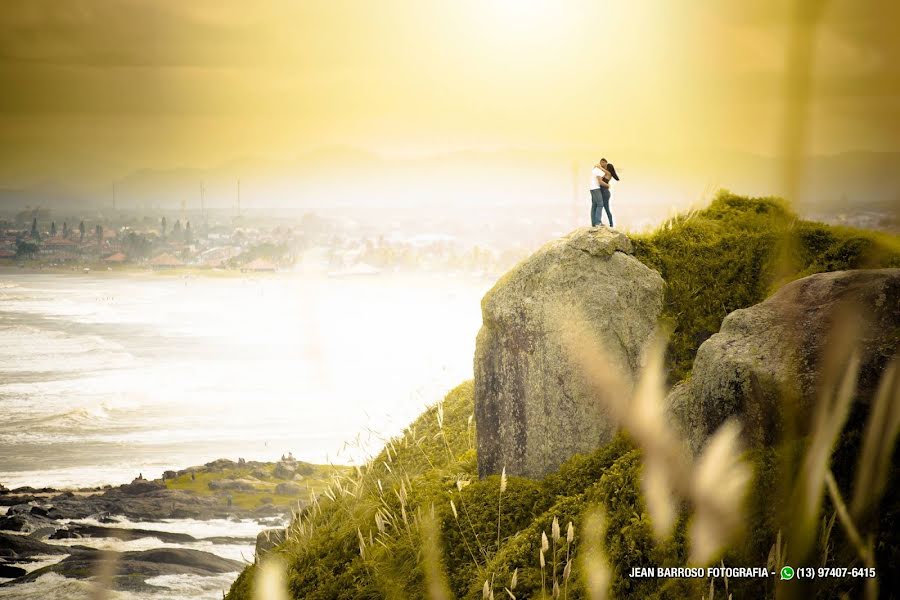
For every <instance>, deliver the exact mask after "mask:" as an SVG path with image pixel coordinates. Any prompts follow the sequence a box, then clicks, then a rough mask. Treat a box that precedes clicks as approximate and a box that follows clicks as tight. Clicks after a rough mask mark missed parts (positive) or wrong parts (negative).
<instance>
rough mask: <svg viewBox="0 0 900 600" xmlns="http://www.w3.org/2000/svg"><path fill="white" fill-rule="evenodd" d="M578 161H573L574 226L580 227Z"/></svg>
mask: <svg viewBox="0 0 900 600" xmlns="http://www.w3.org/2000/svg"><path fill="white" fill-rule="evenodd" d="M579 188H580V186H579V185H578V161H577V160H573V161H572V226H573V227H578V195H579V194H578V190H579Z"/></svg>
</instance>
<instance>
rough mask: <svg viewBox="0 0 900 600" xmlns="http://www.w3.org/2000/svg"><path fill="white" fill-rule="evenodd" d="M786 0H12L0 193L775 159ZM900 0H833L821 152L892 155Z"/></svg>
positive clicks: (822, 37)
mask: <svg viewBox="0 0 900 600" xmlns="http://www.w3.org/2000/svg"><path fill="white" fill-rule="evenodd" d="M789 4H790V3H789V2H782V1H781V0H777V1H776V0H769V1H763V2H746V1H739V0H734V1H723V0H718V1H707V2H696V1H693V0H691V1H687V0H685V1H668V0H667V1H665V2H659V1H649V0H648V1H622V0H618V1H616V2H601V1H596V0H594V1H584V2H576V1H565V0H519V1H513V0H459V1H453V2H448V1H446V0H442V1H426V0H414V1H413V0H403V1H400V0H378V1H377V2H361V1H359V2H357V1H345V0H328V1H321V2H318V1H300V0H295V1H286V0H284V1H283V0H256V1H254V2H243V1H242V2H223V1H221V0H210V1H206V0H191V1H190V2H185V1H183V0H152V1H151V0H145V1H134V0H66V1H65V2H60V1H58V0H4V2H3V9H2V11H0V90H2V92H0V186H15V185H23V184H26V183H31V182H35V181H40V180H44V179H60V178H63V179H64V178H76V179H86V180H97V181H100V180H102V179H103V178H108V177H117V176H121V175H124V174H126V173H128V172H130V171H132V170H135V169H139V168H144V167H151V168H168V167H175V166H196V167H207V166H213V165H217V164H220V163H222V162H225V161H228V160H231V159H234V158H238V157H250V156H254V157H271V158H282V159H283V158H291V157H294V156H297V155H299V154H301V153H303V152H305V151H307V150H310V149H313V148H317V147H321V146H326V145H332V144H341V145H349V146H353V147H358V148H361V149H365V150H370V151H374V152H377V153H380V154H382V155H387V156H391V155H405V156H410V155H412V156H417V155H423V154H434V153H440V152H443V151H446V150H454V149H497V148H499V149H505V148H520V149H529V150H565V149H580V150H583V149H585V148H594V147H603V148H613V149H630V150H632V151H634V149H638V150H641V149H645V148H646V149H648V150H649V149H653V150H656V151H660V150H661V151H664V152H668V151H690V150H693V149H703V150H707V151H708V150H710V149H713V150H715V149H730V150H738V151H748V152H753V153H759V154H773V153H774V152H776V150H777V148H778V145H777V144H778V135H777V131H778V126H779V119H780V116H781V101H782V91H781V90H782V79H783V75H782V71H783V66H784V48H785V32H786V27H785V23H786V21H787V12H786V11H787V8H786V5H789ZM898 5H900V3H897V2H888V1H884V2H880V3H879V2H864V1H863V2H861V1H852V0H841V1H834V2H830V3H829V4H828V8H827V10H826V18H825V24H824V26H823V27H821V28H820V30H819V36H818V44H817V50H818V53H817V65H816V76H815V88H816V101H815V103H814V105H813V117H814V118H813V122H814V125H815V128H814V131H813V137H812V140H811V150H812V151H814V152H816V153H836V152H841V151H845V150H858V149H871V150H900V65H898V61H897V58H898V57H900V43H898V41H897V38H898V37H900V36H896V35H895V34H896V31H895V28H896V23H898V22H900V10H898V8H897V7H898Z"/></svg>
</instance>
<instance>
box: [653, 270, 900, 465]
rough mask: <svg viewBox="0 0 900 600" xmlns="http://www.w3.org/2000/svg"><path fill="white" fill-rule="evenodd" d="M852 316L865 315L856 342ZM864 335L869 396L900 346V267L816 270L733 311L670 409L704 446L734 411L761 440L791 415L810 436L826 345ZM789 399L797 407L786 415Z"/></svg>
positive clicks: (693, 442)
mask: <svg viewBox="0 0 900 600" xmlns="http://www.w3.org/2000/svg"><path fill="white" fill-rule="evenodd" d="M848 320H849V321H853V320H858V321H859V323H858V327H859V329H858V335H857V336H856V339H845V336H846V334H845V333H842V332H843V331H847V330H846V329H843V328H842V327H841V325H842V323H841V322H842V321H843V324H844V325H846V324H847V321H848ZM854 342H855V343H856V344H857V347H858V348H859V352H860V372H859V380H858V384H857V390H856V398H855V399H856V401H857V402H863V403H865V402H868V401H869V400H870V399H871V398H872V396H873V394H874V391H875V388H876V386H877V384H878V381H879V379H880V377H881V374H882V373H883V371H884V368H885V366H886V365H887V363H888V361H890V360H891V358H893V357H894V356H896V355H897V353H898V350H900V269H871V270H858V271H836V272H832V273H819V274H817V275H811V276H809V277H804V278H803V279H799V280H797V281H794V282H792V283H790V284H788V285H786V286H784V287H783V288H781V289H780V290H778V292H776V293H775V294H773V295H772V296H771V297H769V298H768V299H766V300H765V301H764V302H761V303H759V304H756V305H754V306H751V307H749V308H745V309H741V310H736V311H734V312H732V313H730V314H729V315H728V316H727V317H726V318H725V320H724V322H723V323H722V328H721V330H720V331H719V333H716V334H715V335H713V336H712V337H711V338H709V339H708V340H707V341H706V342H704V343H703V345H702V346H700V349H699V350H698V352H697V358H696V359H695V361H694V369H693V373H692V376H691V379H690V380H689V381H687V382H685V383H683V384H681V385H679V386H677V387H676V388H675V389H674V390H673V391H672V393H671V394H670V395H669V398H668V403H669V406H670V410H671V412H672V414H673V416H674V418H675V419H676V421H677V422H678V423H679V424H680V425H681V427H682V430H683V432H684V433H685V436H686V438H687V439H688V440H689V443H690V446H691V449H692V450H693V451H695V452H696V451H697V450H698V449H699V448H700V447H701V446H702V445H703V442H704V441H705V440H706V438H707V436H709V435H710V434H711V433H712V432H713V431H715V430H716V428H718V427H719V425H721V424H722V423H723V422H724V421H725V419H727V418H729V417H731V416H737V417H739V418H740V419H741V422H742V425H743V427H744V437H745V440H746V441H747V442H748V443H749V444H750V445H751V446H759V445H766V444H771V443H773V442H774V441H776V440H777V439H778V436H779V434H780V433H781V432H782V430H783V427H784V424H785V419H786V418H793V419H796V421H791V423H792V426H796V427H797V428H798V430H799V431H800V432H801V433H802V431H803V429H804V427H805V426H806V425H808V422H809V417H810V413H811V411H812V410H813V407H814V405H815V402H816V396H817V394H818V391H819V389H820V387H821V384H822V381H823V379H824V377H823V371H825V370H827V369H826V368H825V366H824V363H823V355H824V353H825V351H826V349H827V348H828V347H829V346H830V345H842V344H853V343H854ZM831 375H836V374H834V373H832V374H831ZM788 399H793V400H794V403H792V405H791V407H790V408H791V411H790V413H793V414H786V410H785V409H786V408H787V406H786V402H788V401H789V400H788Z"/></svg>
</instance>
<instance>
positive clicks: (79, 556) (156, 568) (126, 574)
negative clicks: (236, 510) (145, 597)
mask: <svg viewBox="0 0 900 600" xmlns="http://www.w3.org/2000/svg"><path fill="white" fill-rule="evenodd" d="M110 560H112V561H113V565H114V569H113V570H114V572H115V575H114V576H113V577H112V588H113V589H114V590H120V591H125V590H131V591H140V590H142V591H150V590H153V589H155V588H154V587H153V586H150V585H148V584H147V583H145V580H146V579H149V578H151V577H159V576H161V575H200V576H210V575H216V574H219V573H233V572H237V571H240V570H241V569H243V568H244V566H245V565H244V564H243V563H241V562H239V561H236V560H230V559H227V558H221V557H219V556H216V555H215V554H210V553H209V552H203V551H201V550H189V549H183V548H159V549H155V550H143V551H138V552H121V553H115V552H100V551H81V552H78V553H76V554H73V555H72V556H69V557H67V558H64V559H63V560H62V561H60V562H58V563H56V564H54V565H50V566H48V567H44V568H42V569H38V570H36V571H33V572H31V573H28V574H27V575H25V576H24V577H20V578H19V579H16V580H15V581H14V582H13V583H24V582H28V581H34V580H35V579H37V578H38V577H40V576H42V575H45V574H47V573H57V574H59V575H62V576H64V577H70V578H74V579H87V578H89V577H92V576H94V575H95V574H96V573H97V571H98V568H100V567H101V563H103V562H106V561H110ZM6 585H9V584H6Z"/></svg>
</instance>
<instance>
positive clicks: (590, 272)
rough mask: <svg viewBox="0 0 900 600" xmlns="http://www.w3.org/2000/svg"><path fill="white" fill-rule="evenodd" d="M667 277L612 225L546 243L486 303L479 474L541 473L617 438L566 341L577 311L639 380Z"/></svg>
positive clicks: (479, 367)
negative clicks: (563, 330)
mask: <svg viewBox="0 0 900 600" xmlns="http://www.w3.org/2000/svg"><path fill="white" fill-rule="evenodd" d="M663 288H664V283H663V280H662V278H661V277H660V276H659V274H658V273H657V272H656V271H653V270H652V269H650V268H648V267H646V266H645V265H643V264H642V263H641V262H640V261H638V260H637V259H635V258H633V257H632V256H631V242H630V240H629V239H628V238H627V237H626V236H625V235H624V234H622V233H619V232H616V231H614V230H611V229H605V228H592V229H578V230H576V231H574V232H573V233H571V234H569V235H567V236H566V237H564V238H561V239H559V240H556V241H554V242H550V243H548V244H546V245H545V246H543V247H542V248H541V249H540V250H538V251H537V252H536V253H535V254H533V255H532V256H531V257H529V258H528V259H526V260H525V261H523V262H522V263H520V264H519V265H518V266H516V267H515V268H514V269H513V270H512V271H510V272H509V273H507V274H506V275H505V276H504V277H503V278H501V279H500V280H499V281H498V282H497V284H496V285H494V287H493V288H492V289H491V290H490V291H489V292H488V293H487V294H486V295H485V297H484V299H483V300H482V302H481V310H482V320H483V324H482V327H481V331H480V332H479V333H478V339H477V343H476V349H475V418H476V422H477V423H478V428H477V436H478V472H479V475H481V476H485V475H490V474H494V473H500V472H501V470H502V469H503V468H506V471H507V473H510V474H514V475H521V476H526V477H541V476H543V475H545V474H547V473H549V472H551V471H554V470H556V468H557V467H558V466H559V465H560V464H562V463H563V462H564V461H565V460H566V459H568V458H569V457H571V456H572V455H573V454H577V453H583V452H589V451H591V450H593V449H595V448H596V447H597V446H599V445H601V444H603V443H605V442H606V441H608V440H609V439H610V438H611V437H612V436H613V434H614V432H615V426H614V424H613V422H612V421H611V420H610V419H609V418H608V414H607V413H606V412H605V409H604V408H603V406H601V405H599V404H598V403H597V402H596V398H595V397H594V396H593V395H592V394H591V393H590V392H589V391H588V388H587V384H586V381H585V378H584V376H583V374H582V373H581V370H580V369H579V368H578V367H577V366H576V365H575V364H574V362H573V361H572V360H571V357H570V356H569V354H568V352H567V351H566V349H565V348H564V347H563V343H562V342H563V340H562V338H561V336H560V326H561V325H563V324H564V323H565V322H566V319H567V318H569V317H572V316H575V315H578V318H579V321H582V320H583V326H584V327H586V328H588V329H590V331H591V333H592V334H594V335H596V336H598V338H599V339H600V340H602V342H603V344H604V346H605V350H606V351H607V353H608V359H609V363H610V366H611V368H612V367H616V368H618V369H619V370H621V371H622V372H623V373H625V374H626V375H630V376H632V377H633V375H634V374H635V372H636V371H637V370H638V369H639V368H640V366H641V364H642V360H643V351H644V348H645V346H646V345H647V342H648V341H649V340H650V339H651V338H652V337H653V335H654V332H655V330H656V327H657V321H658V319H659V316H660V313H661V311H662V305H663Z"/></svg>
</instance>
